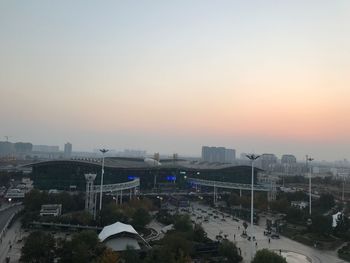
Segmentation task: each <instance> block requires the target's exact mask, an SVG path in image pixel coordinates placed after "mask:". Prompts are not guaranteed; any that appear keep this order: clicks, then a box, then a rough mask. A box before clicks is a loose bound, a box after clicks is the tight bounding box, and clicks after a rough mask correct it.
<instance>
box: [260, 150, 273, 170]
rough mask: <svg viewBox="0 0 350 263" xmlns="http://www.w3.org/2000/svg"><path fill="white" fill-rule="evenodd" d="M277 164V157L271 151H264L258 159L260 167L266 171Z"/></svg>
mask: <svg viewBox="0 0 350 263" xmlns="http://www.w3.org/2000/svg"><path fill="white" fill-rule="evenodd" d="M276 164H277V157H276V155H274V154H272V153H264V154H262V155H261V156H260V158H259V159H258V165H259V166H260V168H262V169H263V170H266V171H273V169H274V168H275V166H276Z"/></svg>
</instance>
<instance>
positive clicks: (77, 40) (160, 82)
mask: <svg viewBox="0 0 350 263" xmlns="http://www.w3.org/2000/svg"><path fill="white" fill-rule="evenodd" d="M0 120H1V125H0V140H5V138H4V136H5V135H8V136H10V140H11V141H30V142H32V143H33V144H50V145H60V146H61V147H62V146H63V144H64V143H65V142H66V141H70V142H72V143H73V148H74V150H92V149H93V148H98V147H100V146H106V147H108V148H114V149H117V150H122V149H124V148H132V149H145V150H147V151H149V152H150V153H152V152H160V153H164V154H165V153H169V154H170V153H173V152H177V153H179V155H180V156H181V155H195V156H199V155H200V151H201V146H202V145H210V146H211V145H213V146H214V145H216V146H225V147H230V148H236V149H237V151H238V152H239V153H240V152H252V151H254V152H256V153H263V152H269V153H276V154H277V155H281V154H283V153H292V154H295V155H297V157H298V158H299V159H301V158H303V156H304V155H305V154H311V155H313V156H314V157H315V158H316V159H318V160H323V159H326V160H336V159H342V158H348V159H350V1H348V0H343V1H336V0H333V1H329V0H327V1H323V0H315V1H312V0H310V1H302V0H290V1H279V0H275V1H272V0H264V1H260V0H255V1H232V0H231V1H205V0H198V1H189V0H184V1H164V0H160V1H86V0H84V1H63V0H60V1H29V0H28V1H16V0H11V1H5V0H3V1H0Z"/></svg>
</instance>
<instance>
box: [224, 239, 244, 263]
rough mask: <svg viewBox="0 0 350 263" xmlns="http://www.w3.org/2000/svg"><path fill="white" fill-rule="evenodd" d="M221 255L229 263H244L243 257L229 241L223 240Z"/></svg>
mask: <svg viewBox="0 0 350 263" xmlns="http://www.w3.org/2000/svg"><path fill="white" fill-rule="evenodd" d="M219 254H220V256H222V257H224V258H225V259H226V262H229V263H238V262H241V261H242V257H241V256H240V255H239V254H238V250H237V247H236V245H235V244H234V243H232V242H231V241H229V240H223V241H222V242H221V243H220V245H219Z"/></svg>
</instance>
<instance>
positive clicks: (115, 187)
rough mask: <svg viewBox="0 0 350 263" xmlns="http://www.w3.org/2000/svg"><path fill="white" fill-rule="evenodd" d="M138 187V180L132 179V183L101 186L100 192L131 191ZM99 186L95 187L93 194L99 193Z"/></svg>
mask: <svg viewBox="0 0 350 263" xmlns="http://www.w3.org/2000/svg"><path fill="white" fill-rule="evenodd" d="M139 186H140V179H138V178H137V179H134V180H133V181H130V182H126V183H120V184H105V185H103V186H102V192H104V193H105V192H117V191H121V190H127V189H133V188H136V187H139ZM100 191H101V186H99V185H95V186H94V192H100Z"/></svg>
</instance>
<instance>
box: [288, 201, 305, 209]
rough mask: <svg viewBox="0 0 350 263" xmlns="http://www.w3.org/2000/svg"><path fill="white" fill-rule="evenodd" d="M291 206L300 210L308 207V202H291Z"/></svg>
mask: <svg viewBox="0 0 350 263" xmlns="http://www.w3.org/2000/svg"><path fill="white" fill-rule="evenodd" d="M291 206H292V207H295V208H299V209H300V210H302V209H305V208H306V207H308V206H309V202H305V201H292V202H291Z"/></svg>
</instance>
